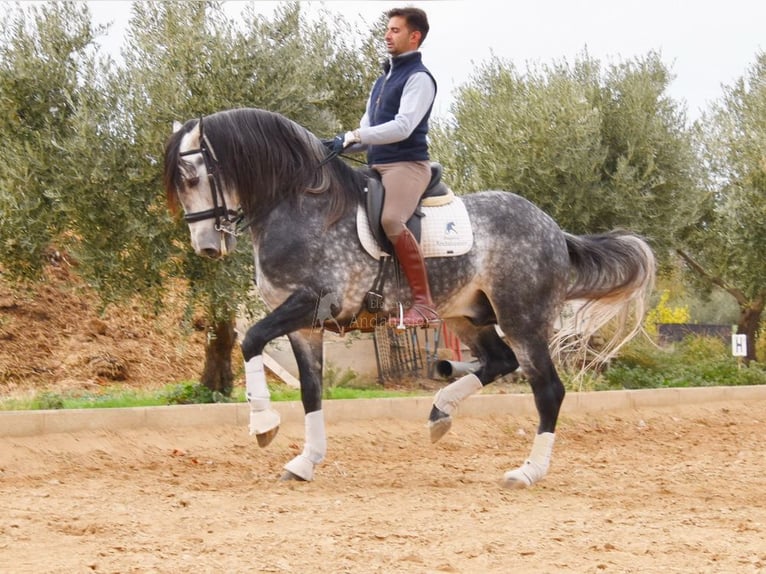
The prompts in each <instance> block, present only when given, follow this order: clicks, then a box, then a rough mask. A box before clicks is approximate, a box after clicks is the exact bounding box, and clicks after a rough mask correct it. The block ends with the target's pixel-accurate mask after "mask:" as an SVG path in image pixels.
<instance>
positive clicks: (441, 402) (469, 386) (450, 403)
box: [434, 373, 482, 415]
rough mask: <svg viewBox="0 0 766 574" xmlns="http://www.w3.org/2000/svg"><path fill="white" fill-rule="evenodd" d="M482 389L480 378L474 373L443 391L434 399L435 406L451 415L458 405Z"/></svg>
mask: <svg viewBox="0 0 766 574" xmlns="http://www.w3.org/2000/svg"><path fill="white" fill-rule="evenodd" d="M481 388H482V384H481V381H480V380H479V377H477V376H476V375H474V374H473V373H471V374H468V375H465V376H464V377H461V378H459V379H458V380H457V381H455V382H454V383H450V384H449V385H447V386H446V387H444V388H443V389H441V390H440V391H439V392H438V393H436V396H435V397H434V406H435V407H436V408H437V409H439V410H440V411H442V412H444V413H447V414H448V415H451V414H452V413H454V412H455V410H456V409H457V407H458V405H459V404H460V403H461V402H462V401H463V400H464V399H467V398H468V397H470V396H471V395H472V394H474V393H475V392H477V391H480V390H481Z"/></svg>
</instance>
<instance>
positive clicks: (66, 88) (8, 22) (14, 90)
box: [0, 2, 98, 280]
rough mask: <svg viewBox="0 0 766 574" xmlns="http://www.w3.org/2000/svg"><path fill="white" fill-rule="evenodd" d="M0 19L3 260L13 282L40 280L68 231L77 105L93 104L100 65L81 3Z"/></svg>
mask: <svg viewBox="0 0 766 574" xmlns="http://www.w3.org/2000/svg"><path fill="white" fill-rule="evenodd" d="M4 9H5V10H6V11H8V13H7V14H6V15H5V16H4V17H3V19H2V21H0V132H2V134H3V161H2V162H0V213H2V217H1V218H0V258H2V259H0V261H2V262H5V263H7V265H5V273H6V274H7V275H6V276H7V277H9V278H11V279H19V280H20V279H39V278H40V273H41V271H42V269H43V266H44V265H45V263H46V262H47V259H46V257H45V254H46V251H47V250H48V249H49V248H50V246H51V244H53V243H55V242H58V241H60V240H61V239H62V238H63V236H64V235H65V234H66V232H67V231H68V221H69V218H68V214H69V205H68V201H69V199H70V198H71V191H70V190H72V189H73V188H74V186H72V185H70V183H71V182H69V181H67V180H66V178H65V177H62V170H63V169H64V168H65V166H67V165H68V164H71V163H72V162H73V161H76V157H73V156H71V155H70V154H69V150H68V149H67V148H66V145H65V143H66V141H67V139H68V138H69V137H70V136H71V135H72V134H73V133H76V129H77V122H76V121H75V117H76V115H77V113H78V110H79V109H81V108H82V107H86V106H88V105H90V104H91V103H92V102H93V94H94V93H95V91H96V90H95V88H94V87H93V84H92V82H91V80H92V75H91V74H90V73H89V70H90V69H92V68H93V67H94V66H95V59H94V56H93V54H92V50H91V43H92V42H93V39H94V38H95V36H96V35H97V33H98V31H97V30H94V29H92V28H91V26H90V22H89V17H88V13H87V9H86V8H85V6H84V5H83V4H79V5H78V4H74V3H71V2H70V3H67V2H52V3H50V4H41V5H33V6H31V7H30V8H29V9H28V10H27V11H24V10H22V9H21V7H20V6H18V5H17V6H5V7H4Z"/></svg>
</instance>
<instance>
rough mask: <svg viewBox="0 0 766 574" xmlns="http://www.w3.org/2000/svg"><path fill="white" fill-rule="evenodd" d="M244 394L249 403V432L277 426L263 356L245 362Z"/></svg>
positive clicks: (257, 431)
mask: <svg viewBox="0 0 766 574" xmlns="http://www.w3.org/2000/svg"><path fill="white" fill-rule="evenodd" d="M245 394H246V396H247V402H248V403H249V404H250V434H251V435H254V434H256V435H257V434H263V433H266V432H269V431H270V430H272V429H274V428H276V427H278V426H279V422H280V418H279V413H278V412H277V411H275V410H273V409H272V408H271V395H270V393H269V387H268V385H267V384H266V373H265V372H264V370H263V357H262V356H261V355H256V356H255V357H253V358H252V359H250V360H249V361H247V362H246V363H245Z"/></svg>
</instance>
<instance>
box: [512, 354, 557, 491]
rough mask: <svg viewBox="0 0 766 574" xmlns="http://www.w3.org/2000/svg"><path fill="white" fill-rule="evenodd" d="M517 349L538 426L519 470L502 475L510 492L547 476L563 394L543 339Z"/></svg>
mask: <svg viewBox="0 0 766 574" xmlns="http://www.w3.org/2000/svg"><path fill="white" fill-rule="evenodd" d="M516 348H517V350H518V351H519V358H520V361H521V366H522V369H523V370H524V374H525V376H526V377H527V379H528V380H529V383H530V385H531V386H532V392H533V393H534V396H535V406H536V407H537V412H538V414H539V416H540V424H539V426H538V428H537V434H536V435H535V439H534V442H533V443H532V451H531V452H530V454H529V458H527V460H526V461H525V462H524V464H523V465H521V466H520V467H519V468H516V469H514V470H510V471H508V472H506V473H505V475H504V476H503V485H504V486H506V487H509V488H524V487H527V486H531V485H533V484H534V483H536V482H537V481H539V480H541V479H542V478H543V477H544V476H545V475H546V474H547V473H548V466H549V465H550V460H551V454H552V453H553V442H554V439H555V434H554V433H555V431H556V422H557V420H558V416H559V410H560V409H561V403H562V402H563V401H564V392H565V391H564V385H563V384H562V383H561V379H560V378H559V376H558V373H557V372H556V368H555V366H554V365H553V360H552V359H551V356H550V352H549V350H548V344H547V342H545V341H544V340H542V339H541V340H536V341H529V340H527V341H524V342H523V343H520V344H519V345H516Z"/></svg>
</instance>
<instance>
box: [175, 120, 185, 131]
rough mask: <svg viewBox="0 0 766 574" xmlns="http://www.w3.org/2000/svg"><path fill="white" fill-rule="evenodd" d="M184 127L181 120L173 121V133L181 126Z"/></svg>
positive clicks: (179, 129)
mask: <svg viewBox="0 0 766 574" xmlns="http://www.w3.org/2000/svg"><path fill="white" fill-rule="evenodd" d="M182 127H184V125H183V124H182V123H181V122H177V121H174V122H173V133H177V132H179V131H181V128H182Z"/></svg>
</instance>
